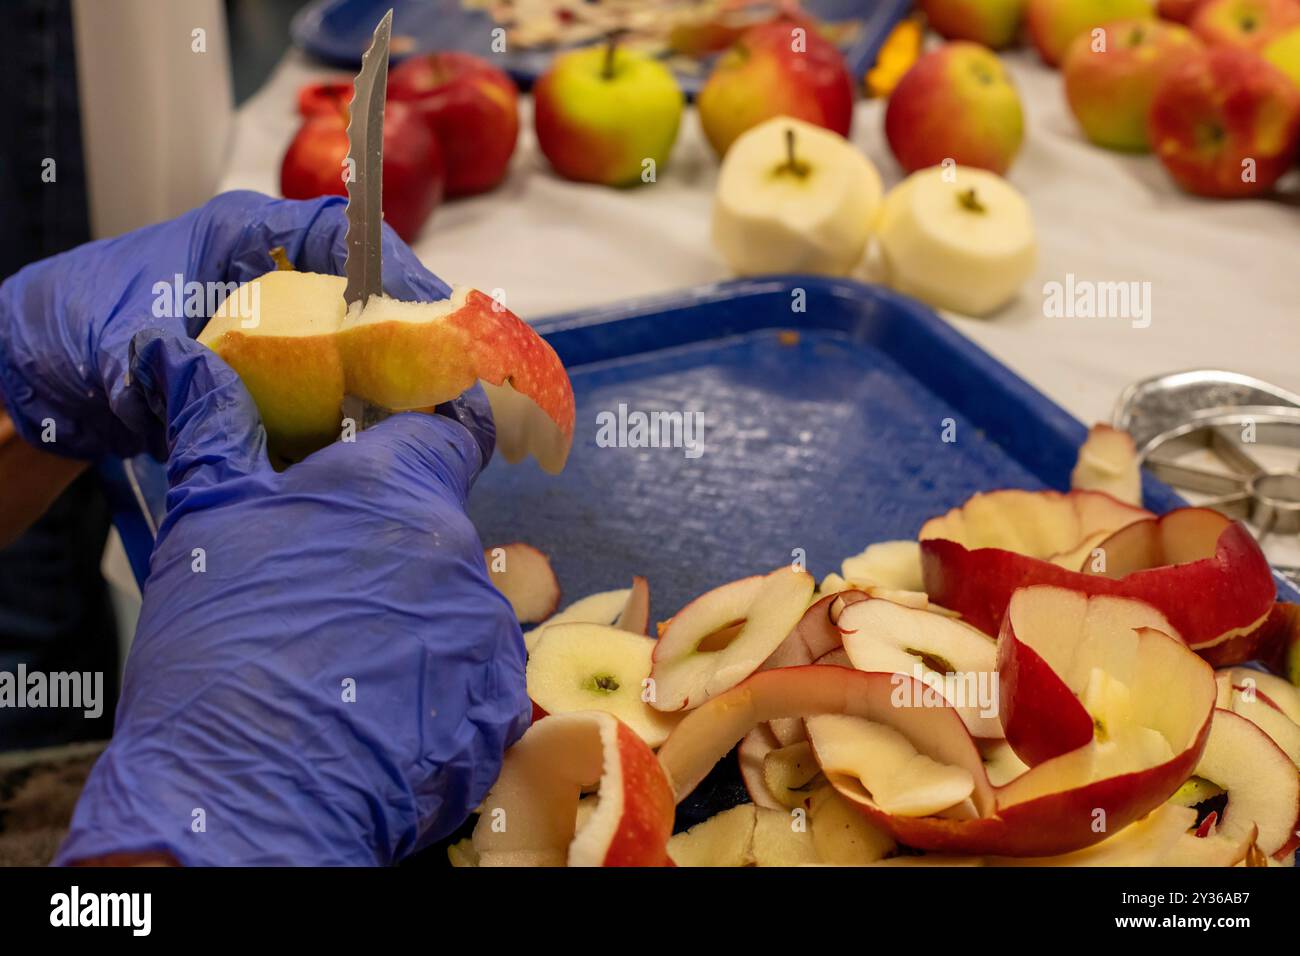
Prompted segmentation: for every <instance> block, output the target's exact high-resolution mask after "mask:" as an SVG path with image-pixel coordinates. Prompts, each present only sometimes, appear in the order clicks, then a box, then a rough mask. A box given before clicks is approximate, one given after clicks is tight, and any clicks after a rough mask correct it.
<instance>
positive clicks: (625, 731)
mask: <svg viewBox="0 0 1300 956" xmlns="http://www.w3.org/2000/svg"><path fill="white" fill-rule="evenodd" d="M593 785H598V786H599V790H598V794H597V796H598V798H599V799H598V801H597V802H596V803H595V808H594V810H592V811H591V812H590V813H589V814H587V815H585V816H584V819H583V820H582V821H581V823H580V824H579V822H578V819H577V818H578V815H579V800H580V798H581V796H582V793H583V791H584V790H585V789H588V788H590V787H592V786H593ZM583 803H584V804H587V805H588V806H590V804H589V803H588V802H587V801H583ZM499 821H501V822H504V826H501V825H499ZM672 830H673V793H672V790H671V789H670V788H669V786H668V781H667V780H666V779H665V777H664V773H663V770H662V769H661V768H660V766H659V763H658V761H657V760H656V759H655V755H654V751H652V750H651V749H650V748H649V747H647V746H646V745H645V744H644V743H643V742H642V741H641V738H639V737H638V736H637V735H636V734H635V733H633V732H632V731H631V730H630V729H629V728H628V727H627V726H625V725H624V724H623V723H621V722H620V721H619V720H618V719H617V718H616V717H614V716H612V715H610V714H605V713H599V712H596V711H583V712H579V713H571V714H553V715H551V716H548V717H543V718H542V719H541V720H538V721H537V722H536V723H534V724H533V725H532V726H531V727H529V728H528V730H527V731H526V732H525V733H524V735H523V736H522V737H520V738H519V740H518V742H517V743H516V744H515V745H514V746H513V747H511V748H510V749H509V750H508V751H506V756H505V761H504V762H503V763H502V765H501V775H500V776H499V777H498V778H497V781H496V783H495V784H493V785H492V790H491V792H490V793H488V795H487V798H486V799H485V800H484V801H483V807H482V815H481V816H480V817H479V822H478V825H477V826H475V828H474V836H473V843H474V849H475V850H476V851H477V852H478V854H479V860H480V865H482V866H565V865H566V864H567V865H568V866H664V865H666V863H667V860H668V837H669V836H670V835H671V834H672Z"/></svg>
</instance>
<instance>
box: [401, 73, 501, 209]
mask: <svg viewBox="0 0 1300 956" xmlns="http://www.w3.org/2000/svg"><path fill="white" fill-rule="evenodd" d="M388 98H389V99H390V100H395V101H399V102H407V103H410V104H411V106H412V108H413V109H414V110H415V112H416V113H417V114H418V115H419V117H420V118H421V119H422V120H424V122H425V123H427V124H428V126H429V129H430V130H431V131H432V132H433V135H434V136H435V137H436V138H437V140H438V145H439V147H440V150H441V153H442V159H443V163H444V165H445V166H446V169H447V195H448V196H469V195H472V194H474V193H481V192H486V191H487V190H489V189H491V188H493V187H494V186H496V185H497V184H498V183H500V182H501V180H502V179H504V178H505V175H506V170H507V169H508V168H509V166H510V156H511V154H513V153H514V151H515V140H516V139H517V138H518V135H519V106H518V101H519V91H518V90H517V89H516V88H515V84H514V81H513V80H511V79H510V77H509V76H507V75H506V74H505V73H504V72H502V71H501V70H498V69H497V68H496V67H495V66H493V65H492V64H490V63H488V62H487V61H486V60H484V59H482V58H480V57H477V56H472V55H470V54H468V53H458V52H447V53H430V54H425V55H423V56H415V57H411V58H410V59H408V60H403V61H402V63H400V64H399V65H398V66H396V67H394V68H393V70H392V72H390V73H389V74H388Z"/></svg>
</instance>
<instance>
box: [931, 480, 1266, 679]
mask: <svg viewBox="0 0 1300 956" xmlns="http://www.w3.org/2000/svg"><path fill="white" fill-rule="evenodd" d="M995 497H996V499H997V500H996V501H989V500H986V499H993V498H995ZM1076 511H1077V512H1078V514H1077V516H1075V517H1073V518H1072V517H1071V513H1072V512H1076ZM1144 515H1145V513H1144V512H1141V511H1140V510H1139V509H1135V508H1132V507H1131V506H1129V505H1123V504H1120V503H1119V502H1117V501H1115V500H1114V499H1113V498H1111V497H1110V496H1109V495H1105V494H1102V493H1100V492H1086V491H1076V492H1072V493H1071V494H1070V495H1068V496H1060V495H1058V496H1055V497H1052V496H1051V494H1050V493H1040V494H1039V495H1034V494H1031V493H1029V492H1020V493H1015V492H995V493H994V494H992V495H985V496H980V495H976V496H974V497H973V498H972V499H971V500H970V501H968V502H967V503H966V505H964V506H963V507H962V508H961V509H959V510H956V511H952V512H949V513H948V514H947V515H945V516H943V517H941V518H935V519H932V520H931V521H928V522H926V524H925V526H924V527H923V528H922V529H921V538H922V540H921V554H922V563H923V567H924V571H925V583H926V592H927V593H928V594H929V596H930V599H931V600H932V601H934V602H935V603H936V604H940V605H942V606H944V607H947V608H952V609H953V610H955V611H958V612H959V613H961V615H962V617H963V618H964V619H965V620H966V621H967V622H969V623H970V624H972V625H974V626H975V627H978V628H979V629H980V630H982V631H984V632H985V633H989V634H993V633H996V632H997V629H998V627H999V626H1000V625H1001V622H1002V615H1003V614H1004V613H1005V612H1006V607H1007V603H1008V602H1009V601H1010V600H1011V593H1012V592H1013V591H1014V590H1016V588H1020V587H1027V586H1030V585H1034V584H1054V585H1059V586H1061V587H1068V588H1071V589H1073V590H1077V591H1083V592H1085V593H1088V594H1111V595H1115V596H1118V597H1130V598H1136V599H1138V600H1141V601H1146V602H1147V603H1148V604H1151V605H1153V606H1154V607H1156V608H1157V609H1159V610H1160V611H1161V612H1162V613H1163V614H1164V615H1165V616H1166V617H1167V618H1168V619H1169V621H1170V622H1171V623H1172V624H1173V627H1174V629H1175V630H1176V631H1177V632H1178V634H1179V636H1181V637H1182V639H1183V640H1185V641H1186V642H1187V643H1188V644H1189V645H1190V646H1191V647H1192V648H1194V649H1195V650H1196V651H1197V652H1198V653H1200V654H1201V655H1202V656H1203V657H1205V658H1206V659H1207V660H1209V661H1210V662H1211V663H1212V664H1215V665H1227V664H1235V663H1239V662H1241V661H1242V660H1247V659H1249V658H1250V657H1251V656H1253V655H1254V653H1255V652H1257V651H1258V650H1259V648H1260V646H1261V644H1262V643H1263V642H1264V641H1265V639H1266V638H1268V637H1269V636H1270V635H1271V634H1272V631H1270V629H1269V627H1268V626H1266V625H1267V624H1268V620H1269V615H1270V612H1271V611H1272V610H1273V602H1274V598H1275V595H1276V586H1275V585H1274V583H1273V576H1272V571H1271V570H1270V568H1269V565H1268V561H1267V560H1266V559H1265V558H1264V555H1263V552H1261V551H1260V550H1259V545H1258V544H1257V543H1256V542H1255V539H1254V538H1253V537H1251V535H1250V533H1249V532H1248V531H1246V529H1245V528H1244V527H1242V526H1241V525H1240V524H1239V523H1237V522H1234V521H1232V520H1231V519H1229V518H1227V517H1225V516H1223V515H1221V514H1219V513H1218V512H1216V511H1210V510H1208V509H1205V508H1180V509H1178V510H1176V511H1171V512H1169V513H1168V514H1166V515H1164V516H1163V517H1161V518H1154V517H1150V516H1149V515H1146V516H1144ZM1135 516H1136V518H1135ZM1108 524H1109V525H1111V527H1112V530H1114V526H1116V525H1122V527H1120V528H1119V529H1118V530H1114V533H1112V534H1109V535H1106V536H1104V537H1099V534H1100V532H1102V531H1104V530H1106V525H1108ZM1053 526H1054V527H1055V528H1056V529H1057V530H1055V531H1051V530H1050V528H1051V527H1053ZM1035 536H1036V538H1037V540H1034V538H1035ZM1071 538H1073V539H1074V543H1073V544H1071V543H1069V542H1070V539H1071ZM1080 542H1083V544H1084V546H1086V547H1087V554H1086V555H1085V556H1084V558H1083V561H1082V562H1081V564H1080V565H1079V566H1080V567H1081V568H1083V570H1081V571H1071V570H1070V569H1068V568H1064V567H1060V566H1058V565H1056V564H1054V563H1052V561H1051V560H1049V559H1050V558H1051V557H1052V555H1053V554H1056V555H1061V554H1073V555H1074V557H1078V556H1079V553H1080V551H1081V548H1080V545H1079V543H1080ZM1094 542H1095V543H1094ZM1094 552H1095V555H1096V556H1094ZM1099 559H1100V560H1099Z"/></svg>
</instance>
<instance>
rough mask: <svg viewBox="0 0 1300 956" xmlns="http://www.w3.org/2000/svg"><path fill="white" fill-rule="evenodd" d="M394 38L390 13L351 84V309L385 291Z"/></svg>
mask: <svg viewBox="0 0 1300 956" xmlns="http://www.w3.org/2000/svg"><path fill="white" fill-rule="evenodd" d="M392 33H393V11H392V10H391V9H390V10H389V11H388V12H387V13H386V14H384V17H383V19H382V20H380V21H379V25H378V26H376V27H375V32H374V36H373V37H372V38H371V41H370V48H369V49H367V50H366V52H365V54H364V55H363V56H362V57H361V69H360V70H359V71H357V76H356V79H355V80H354V81H353V90H354V92H353V95H352V109H351V115H350V117H349V119H348V161H347V172H348V179H347V188H348V205H347V217H348V232H347V249H348V251H347V260H346V262H345V264H344V275H345V276H346V277H347V286H346V288H345V289H344V290H343V301H344V302H345V303H347V306H348V308H352V306H354V305H357V306H358V307H360V306H364V305H365V303H366V301H367V300H368V299H369V298H370V297H371V296H372V295H380V294H382V293H383V291H384V282H383V255H382V250H383V231H382V228H383V223H384V212H383V204H384V98H385V94H386V93H387V90H388V45H389V41H390V40H391V38H392ZM387 415H388V410H387V409H383V408H380V407H378V406H374V405H371V404H369V403H368V402H365V401H363V400H361V399H359V398H355V397H353V396H351V395H348V396H345V397H344V399H343V416H344V418H350V419H352V421H353V422H355V423H356V427H357V429H358V430H360V429H363V428H367V427H369V426H370V425H372V424H374V423H375V422H376V421H379V420H381V419H383V418H386V417H387Z"/></svg>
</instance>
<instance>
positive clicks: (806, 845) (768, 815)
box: [754, 807, 819, 866]
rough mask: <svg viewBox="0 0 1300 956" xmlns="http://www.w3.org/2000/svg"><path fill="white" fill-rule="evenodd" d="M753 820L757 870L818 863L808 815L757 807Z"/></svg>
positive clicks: (799, 812)
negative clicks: (761, 867) (760, 867)
mask: <svg viewBox="0 0 1300 956" xmlns="http://www.w3.org/2000/svg"><path fill="white" fill-rule="evenodd" d="M754 812H755V819H754V865H755V866H808V865H810V864H814V863H817V862H819V861H818V859H817V847H816V845H815V844H814V843H813V836H812V830H810V829H809V827H808V818H807V815H806V813H805V812H803V811H798V815H796V814H795V813H793V812H791V811H790V810H767V809H764V808H763V807H758V808H757V809H756V810H755V811H754Z"/></svg>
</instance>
